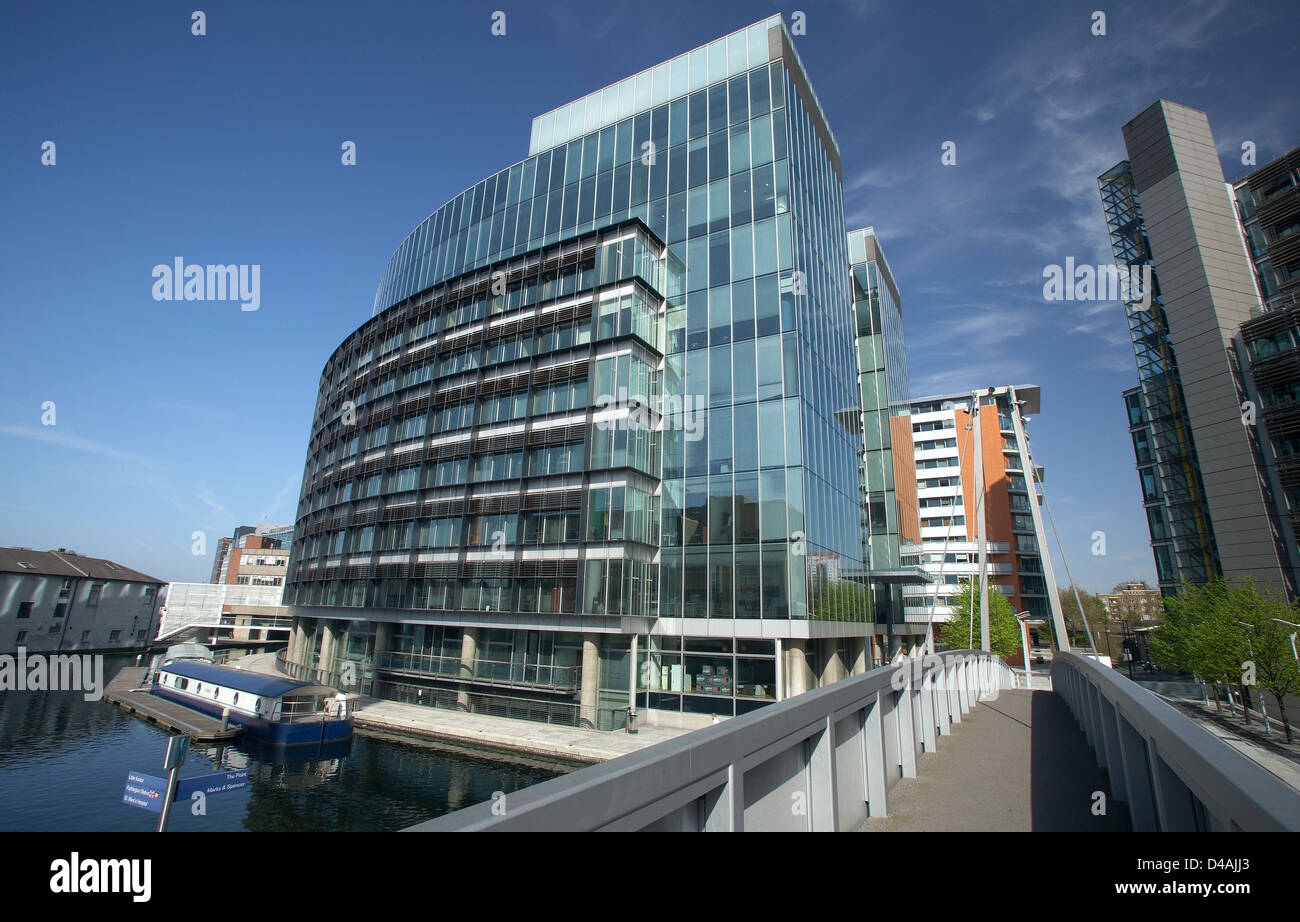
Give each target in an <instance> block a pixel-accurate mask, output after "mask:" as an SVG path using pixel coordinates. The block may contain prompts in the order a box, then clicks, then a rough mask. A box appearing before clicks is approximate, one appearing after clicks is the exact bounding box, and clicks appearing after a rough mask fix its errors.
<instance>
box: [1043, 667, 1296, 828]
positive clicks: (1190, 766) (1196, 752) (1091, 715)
mask: <svg viewBox="0 0 1300 922" xmlns="http://www.w3.org/2000/svg"><path fill="white" fill-rule="evenodd" d="M1052 684H1053V686H1054V688H1055V689H1056V691H1057V692H1058V693H1060V695H1061V696H1062V697H1063V698H1064V699H1065V701H1066V703H1067V704H1068V705H1069V707H1070V710H1071V711H1072V712H1073V713H1074V716H1075V719H1076V720H1077V721H1078V722H1079V725H1080V726H1081V727H1082V728H1083V731H1084V733H1085V734H1086V735H1087V737H1088V742H1089V744H1090V745H1091V746H1092V747H1093V749H1094V750H1095V751H1096V753H1097V767H1098V768H1104V769H1106V771H1107V772H1108V774H1109V776H1110V788H1111V791H1112V792H1113V796H1114V797H1115V799H1117V800H1119V801H1121V802H1124V803H1126V804H1127V805H1128V810H1129V815H1130V816H1131V817H1132V821H1133V828H1134V830H1136V831H1138V832H1149V831H1156V830H1158V831H1162V832H1170V831H1179V832H1193V831H1201V832H1204V831H1218V830H1247V831H1283V830H1286V831H1292V832H1294V831H1298V830H1300V793H1297V792H1296V790H1295V789H1294V788H1292V787H1291V786H1290V785H1288V784H1286V783H1285V782H1283V781H1282V780H1281V779H1279V778H1278V777H1276V776H1275V775H1273V774H1272V773H1270V772H1269V771H1267V770H1266V769H1264V768H1263V767H1262V766H1260V765H1258V764H1257V763H1255V762H1254V761H1252V760H1251V759H1249V758H1247V757H1246V756H1245V755H1243V754H1242V753H1240V752H1238V751H1237V750H1235V749H1233V748H1232V747H1230V746H1229V745H1227V744H1226V743H1224V742H1223V741H1222V740H1219V739H1216V738H1215V737H1214V736H1213V735H1212V734H1211V733H1209V732H1208V731H1206V730H1205V729H1204V728H1202V727H1200V726H1198V725H1197V724H1196V723H1194V722H1193V721H1192V720H1190V719H1189V718H1188V717H1186V716H1185V715H1183V714H1180V713H1179V712H1178V711H1176V710H1175V709H1174V708H1173V707H1171V706H1170V705H1168V704H1166V703H1165V702H1164V701H1161V700H1160V699H1159V698H1158V697H1157V696H1155V695H1153V694H1152V693H1151V692H1149V691H1147V690H1146V689H1144V688H1142V687H1141V686H1140V685H1138V684H1136V683H1134V682H1131V681H1130V680H1129V679H1127V678H1125V677H1124V676H1123V675H1121V674H1120V673H1118V672H1116V671H1115V670H1113V669H1111V668H1109V667H1107V666H1105V665H1103V664H1101V663H1099V662H1097V661H1096V660H1094V659H1091V658H1090V657H1087V656H1082V655H1080V654H1077V653H1060V652H1058V653H1057V654H1056V656H1055V657H1054V658H1053V660H1052Z"/></svg>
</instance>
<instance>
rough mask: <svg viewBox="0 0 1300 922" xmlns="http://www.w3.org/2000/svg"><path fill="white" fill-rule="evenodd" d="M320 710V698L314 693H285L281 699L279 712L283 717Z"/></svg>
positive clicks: (313, 712)
mask: <svg viewBox="0 0 1300 922" xmlns="http://www.w3.org/2000/svg"><path fill="white" fill-rule="evenodd" d="M319 710H320V699H319V698H317V697H316V696H315V695H285V696H284V698H282V699H281V705H280V713H281V715H283V716H285V717H291V716H294V715H301V714H315V713H316V712H317V711H319Z"/></svg>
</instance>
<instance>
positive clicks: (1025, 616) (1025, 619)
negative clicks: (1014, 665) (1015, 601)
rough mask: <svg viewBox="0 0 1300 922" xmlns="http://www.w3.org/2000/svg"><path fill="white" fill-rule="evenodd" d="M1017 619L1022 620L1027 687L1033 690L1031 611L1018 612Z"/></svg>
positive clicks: (1021, 640) (1021, 641) (1022, 641)
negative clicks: (1030, 632)
mask: <svg viewBox="0 0 1300 922" xmlns="http://www.w3.org/2000/svg"><path fill="white" fill-rule="evenodd" d="M1016 620H1017V621H1019V622H1020V649H1021V652H1022V653H1023V654H1024V657H1025V688H1028V689H1030V690H1031V691H1032V690H1033V687H1034V682H1033V678H1032V677H1031V675H1030V672H1029V612H1027V611H1018V612H1016Z"/></svg>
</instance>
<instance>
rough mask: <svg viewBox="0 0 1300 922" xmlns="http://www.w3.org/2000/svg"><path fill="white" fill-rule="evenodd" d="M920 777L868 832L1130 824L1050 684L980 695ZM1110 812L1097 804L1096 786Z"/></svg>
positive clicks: (922, 765) (924, 760) (920, 768)
mask: <svg viewBox="0 0 1300 922" xmlns="http://www.w3.org/2000/svg"><path fill="white" fill-rule="evenodd" d="M917 775H918V777H916V778H905V779H903V780H902V781H900V782H898V784H897V785H896V786H895V787H894V788H893V789H892V790H891V791H890V792H889V800H888V807H889V816H887V817H882V818H880V819H871V820H868V821H867V823H866V825H865V826H864V827H863V830H862V831H864V832H1127V831H1129V829H1130V826H1129V817H1128V810H1127V809H1126V808H1125V806H1124V805H1123V804H1120V803H1116V802H1115V801H1114V800H1113V799H1112V798H1111V793H1110V785H1109V783H1108V781H1107V779H1106V774H1105V772H1104V771H1102V770H1101V769H1099V768H1097V759H1096V756H1095V755H1094V754H1093V751H1092V750H1091V749H1090V748H1089V747H1088V743H1087V739H1086V737H1085V736H1084V734H1083V731H1082V730H1080V729H1079V727H1078V725H1077V724H1076V723H1075V722H1074V718H1073V717H1072V716H1071V714H1070V712H1069V709H1068V708H1067V707H1066V704H1065V702H1064V701H1063V700H1062V699H1061V698H1060V697H1059V696H1058V695H1057V694H1056V693H1055V692H1051V691H1039V690H1034V691H1028V690H1024V689H1017V690H1012V691H1003V692H1002V693H1001V694H999V695H998V697H997V698H996V699H995V700H992V701H982V702H980V704H979V706H978V707H976V708H975V709H974V710H973V711H972V712H971V713H970V714H968V715H966V716H965V717H964V718H963V719H962V722H961V723H960V724H954V725H953V728H952V734H951V735H950V736H944V737H940V739H939V745H938V751H937V752H934V753H925V754H924V755H922V756H921V758H920V759H919V760H918V762H917ZM1097 791H1100V792H1102V793H1103V794H1104V795H1105V798H1106V813H1105V815H1103V816H1097V815H1094V814H1093V812H1092V811H1093V805H1094V802H1095V800H1094V792H1097Z"/></svg>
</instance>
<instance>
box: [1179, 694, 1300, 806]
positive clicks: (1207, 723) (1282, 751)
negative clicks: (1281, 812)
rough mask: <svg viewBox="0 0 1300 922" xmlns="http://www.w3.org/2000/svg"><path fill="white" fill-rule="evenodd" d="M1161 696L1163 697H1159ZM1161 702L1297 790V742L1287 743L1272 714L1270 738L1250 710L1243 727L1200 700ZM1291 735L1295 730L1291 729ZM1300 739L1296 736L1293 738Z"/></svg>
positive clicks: (1299, 781) (1225, 712) (1234, 717)
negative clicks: (1249, 721) (1249, 720)
mask: <svg viewBox="0 0 1300 922" xmlns="http://www.w3.org/2000/svg"><path fill="white" fill-rule="evenodd" d="M1162 697H1163V696H1162ZM1165 700H1166V701H1167V702H1168V703H1169V704H1170V705H1172V706H1173V707H1175V708H1177V709H1178V710H1179V711H1181V712H1182V713H1183V714H1184V715H1186V716H1187V717H1188V718H1189V719H1191V720H1192V721H1193V722H1194V723H1196V724H1197V725H1198V726H1200V727H1202V728H1204V729H1205V730H1206V732H1208V733H1209V734H1210V735H1211V736H1213V737H1214V738H1215V739H1219V740H1223V742H1225V743H1227V744H1228V745H1229V746H1231V747H1232V748H1233V749H1235V750H1237V751H1238V752H1240V753H1241V754H1242V755H1244V756H1245V757H1246V758H1248V759H1250V760H1251V761H1253V762H1256V763H1257V764H1258V765H1259V766H1260V767H1261V768H1264V769H1265V770H1267V771H1269V772H1271V773H1272V774H1274V775H1276V776H1277V777H1278V778H1279V779H1281V780H1282V781H1284V782H1285V783H1287V784H1289V785H1291V787H1293V788H1295V789H1296V790H1297V791H1300V742H1296V743H1288V742H1286V736H1285V735H1284V734H1283V732H1282V728H1281V727H1280V726H1279V724H1278V721H1277V719H1276V717H1277V715H1276V714H1274V716H1273V718H1272V730H1273V735H1272V737H1269V736H1266V735H1265V734H1264V728H1263V726H1262V725H1261V723H1260V716H1259V712H1258V711H1251V712H1250V713H1251V720H1252V723H1250V724H1246V723H1245V722H1244V721H1243V720H1242V719H1241V718H1240V717H1239V716H1237V714H1240V713H1241V712H1240V711H1237V713H1236V714H1229V713H1228V710H1227V708H1226V707H1224V709H1223V710H1220V711H1215V709H1214V705H1212V704H1202V703H1201V701H1200V699H1197V700H1195V701H1187V700H1183V699H1177V698H1165ZM1292 732H1293V733H1294V732H1295V727H1294V726H1292ZM1297 738H1298V739H1300V734H1298V735H1297Z"/></svg>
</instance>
